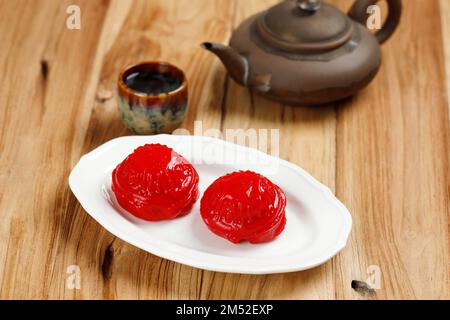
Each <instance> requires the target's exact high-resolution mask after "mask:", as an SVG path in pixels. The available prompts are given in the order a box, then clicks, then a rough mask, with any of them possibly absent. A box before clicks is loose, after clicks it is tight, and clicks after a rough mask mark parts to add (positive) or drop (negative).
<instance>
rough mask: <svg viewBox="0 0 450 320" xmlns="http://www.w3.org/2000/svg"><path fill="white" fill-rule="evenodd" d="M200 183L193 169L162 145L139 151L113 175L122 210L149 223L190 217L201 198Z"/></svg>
mask: <svg viewBox="0 0 450 320" xmlns="http://www.w3.org/2000/svg"><path fill="white" fill-rule="evenodd" d="M198 182H199V177H198V174H197V171H196V170H195V168H194V167H193V165H192V164H190V163H189V162H188V161H187V160H186V159H185V158H183V157H182V156H181V155H179V154H178V153H176V152H175V151H174V150H172V149H171V148H169V147H167V146H164V145H161V144H146V145H144V146H142V147H139V148H137V149H136V150H134V152H133V153H132V154H130V155H129V156H128V157H127V158H126V159H125V160H124V161H123V162H122V163H120V164H119V165H118V166H117V167H116V168H115V169H114V171H113V173H112V190H113V192H114V194H115V195H116V198H117V201H118V203H119V204H120V206H121V207H122V208H124V209H125V210H127V211H128V212H130V213H132V214H133V215H135V216H136V217H138V218H141V219H144V220H148V221H159V220H165V219H173V218H176V217H179V216H183V215H186V214H188V213H189V212H190V211H191V209H192V207H193V205H194V203H195V202H196V201H197V198H198V195H199V191H198Z"/></svg>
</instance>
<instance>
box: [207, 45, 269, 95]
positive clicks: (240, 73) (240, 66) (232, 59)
mask: <svg viewBox="0 0 450 320" xmlns="http://www.w3.org/2000/svg"><path fill="white" fill-rule="evenodd" d="M201 46H202V48H204V49H206V50H208V51H211V52H212V53H214V54H215V55H216V56H217V57H219V59H220V61H222V63H223V64H224V65H225V68H226V69H227V71H228V73H229V75H230V76H231V77H232V78H233V79H234V80H235V81H236V82H237V83H240V84H242V85H244V86H248V87H251V88H254V89H256V90H258V91H260V92H263V93H264V92H267V91H269V90H270V82H271V80H272V75H271V74H263V75H255V74H253V73H252V72H251V70H250V66H249V63H248V60H247V58H246V57H244V56H242V55H240V54H239V53H238V52H236V50H234V49H233V48H231V47H230V46H225V45H223V44H220V43H212V42H204V43H202V44H201Z"/></svg>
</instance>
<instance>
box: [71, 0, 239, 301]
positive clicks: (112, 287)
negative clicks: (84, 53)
mask: <svg viewBox="0 0 450 320" xmlns="http://www.w3.org/2000/svg"><path fill="white" fill-rule="evenodd" d="M231 8H232V7H231V5H229V2H228V1H226V0H223V1H216V2H215V3H213V4H211V5H210V6H207V7H205V6H203V5H202V2H201V1H198V0H197V1H163V0H161V1H152V2H151V3H150V2H148V1H135V2H133V3H132V5H131V6H130V7H129V8H128V10H127V11H125V12H124V11H121V12H122V13H121V14H122V15H124V16H125V17H126V18H125V19H124V23H123V25H122V26H121V27H120V28H118V29H119V30H118V35H117V37H116V38H115V39H113V40H111V41H110V49H109V50H108V51H106V54H105V55H104V57H103V58H102V67H101V72H100V77H99V79H98V86H97V95H98V96H107V97H112V96H113V95H112V94H111V93H113V92H114V91H115V88H116V80H117V75H118V74H119V72H120V70H121V69H122V68H124V67H125V66H127V65H129V64H132V63H136V62H139V61H142V60H161V61H168V62H171V63H173V64H175V65H178V66H179V67H180V68H182V69H183V70H185V71H186V74H187V77H188V80H189V83H190V113H189V116H188V118H187V119H186V121H185V125H184V126H183V127H184V128H186V129H189V130H191V131H192V129H193V128H192V123H193V120H194V119H196V117H197V113H200V114H201V118H202V119H203V118H204V119H205V122H207V121H208V120H207V117H206V116H204V114H203V112H204V110H203V111H202V109H201V107H202V106H213V105H214V104H215V103H216V101H220V98H218V96H220V95H221V94H222V93H221V90H222V88H221V86H219V87H217V81H214V78H223V77H224V75H225V72H224V71H223V70H219V71H218V72H216V70H215V69H214V68H210V65H209V64H208V63H204V61H205V58H206V57H208V56H209V54H208V53H207V52H205V51H203V50H202V49H201V48H200V43H201V42H202V41H204V40H205V38H211V39H213V40H216V41H224V40H226V39H227V38H228V37H229V35H230V31H231V24H230V21H231V19H230V18H231V15H232V11H231ZM118 10H123V8H119V9H118ZM116 13H117V12H116V11H115V12H114V13H112V12H111V13H110V12H109V13H108V17H107V19H106V22H105V26H104V29H105V30H107V29H109V27H110V26H113V25H114V24H115V19H112V18H111V19H109V15H110V14H111V15H112V16H114V17H115V16H116ZM218 16H221V17H222V19H217V17H218ZM108 21H109V22H110V23H111V25H107V24H106V23H108ZM105 36H107V33H106V32H105ZM179 48H183V50H180V49H179ZM209 61H210V62H211V63H215V64H216V66H218V64H217V62H214V60H213V59H211V57H210V60H209ZM212 115H213V114H211V119H213V118H214V117H213V116H212ZM216 118H217V119H220V114H218V115H217V117H216ZM127 134H131V133H130V132H129V131H128V130H126V129H125V128H124V126H123V125H122V123H121V122H120V120H119V118H118V112H117V109H116V101H115V100H114V99H112V98H111V99H106V100H104V99H97V101H96V102H95V104H94V107H93V111H92V114H91V118H90V123H89V127H88V130H87V135H86V138H85V141H84V147H83V152H87V151H89V150H91V149H93V148H94V147H96V146H98V145H100V144H101V143H103V142H105V141H107V140H109V139H111V138H114V137H117V136H121V135H127ZM73 201H74V202H75V201H76V200H75V199H73ZM67 215H70V216H72V217H73V219H74V221H73V226H72V227H71V230H73V232H72V234H71V238H70V239H69V240H70V242H73V243H78V246H80V247H81V249H80V250H82V251H83V252H88V254H87V256H86V257H78V260H77V263H78V264H79V265H80V267H81V268H82V270H86V269H88V272H89V273H88V275H87V277H88V279H95V280H96V282H97V283H96V284H95V285H93V286H92V287H88V289H86V291H84V289H82V291H83V292H86V294H87V296H88V297H94V298H97V297H103V298H121V299H124V298H150V299H167V298H169V299H171V298H196V297H199V295H200V291H201V287H200V286H201V283H202V274H203V271H202V270H198V269H194V268H190V267H187V266H183V265H179V264H177V263H174V262H171V261H168V260H165V259H161V258H159V257H156V256H153V255H151V254H149V253H146V252H144V251H142V250H139V249H137V248H135V247H133V246H131V245H128V244H127V243H125V242H123V241H121V240H120V239H117V238H115V237H113V236H112V235H110V234H109V233H107V232H106V231H104V230H103V229H102V228H101V227H100V226H99V225H98V224H97V223H95V222H94V221H93V220H92V219H91V218H89V217H88V216H87V215H86V214H85V213H84V211H83V210H82V209H81V208H80V207H79V206H78V205H75V206H74V207H71V208H70V210H69V211H68V212H67ZM83 227H84V231H83ZM86 229H87V230H86ZM85 233H88V235H86V234H85ZM86 236H88V237H92V238H90V239H89V240H90V241H96V242H97V244H98V245H97V246H95V247H93V246H92V244H89V243H87V244H85V241H86ZM131 261H134V262H135V263H130V262H131ZM93 262H94V263H95V266H96V268H94V269H93V268H89V264H92V263H93ZM91 270H92V271H91ZM84 273H85V272H83V274H84ZM99 285H100V287H101V292H98V286H99Z"/></svg>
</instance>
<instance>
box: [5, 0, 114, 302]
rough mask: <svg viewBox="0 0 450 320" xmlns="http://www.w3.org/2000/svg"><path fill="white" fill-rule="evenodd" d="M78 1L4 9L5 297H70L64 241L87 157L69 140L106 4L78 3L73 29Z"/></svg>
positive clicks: (22, 3) (21, 4)
mask: <svg viewBox="0 0 450 320" xmlns="http://www.w3.org/2000/svg"><path fill="white" fill-rule="evenodd" d="M71 3H72V2H70V1H44V0H42V1H32V2H31V1H14V2H13V3H12V2H8V4H6V3H5V2H3V3H2V4H1V11H0V17H1V18H0V30H2V31H1V32H0V34H2V35H1V37H2V39H1V40H2V50H0V51H1V53H0V69H1V70H2V83H1V86H0V87H1V94H0V105H1V106H2V107H1V108H0V113H1V115H0V118H1V130H0V132H1V135H0V146H1V157H0V168H1V169H0V172H1V175H0V212H1V215H2V223H1V224H0V234H1V241H0V297H1V298H16V299H20V298H48V297H62V291H63V288H64V286H65V281H64V280H65V275H66V274H65V268H66V267H67V266H68V265H69V264H72V263H74V262H75V261H74V260H72V258H73V255H72V254H71V252H74V253H75V252H76V248H75V247H71V246H70V244H67V243H66V241H65V240H66V237H67V235H68V234H67V232H70V227H68V226H69V225H70V222H71V219H70V217H68V216H67V215H66V214H65V212H66V209H67V208H68V207H69V206H71V205H72V206H73V205H74V202H73V201H71V199H72V195H71V192H70V191H69V190H68V187H67V176H68V174H69V172H70V168H71V166H72V164H73V159H78V158H79V151H77V149H76V148H75V149H74V150H73V149H72V144H71V142H72V141H73V139H74V137H75V133H74V131H75V130H74V129H76V128H77V125H78V124H79V123H80V122H79V121H78V120H79V118H78V116H79V112H80V111H81V112H82V111H83V109H82V108H83V107H85V106H83V105H82V102H83V101H84V98H85V96H84V94H85V91H86V90H88V87H89V80H90V73H89V72H86V71H89V70H90V69H91V68H92V67H93V57H94V56H95V50H96V47H97V45H96V44H97V41H98V36H99V33H100V30H101V26H102V22H103V18H104V16H105V12H106V8H107V3H106V2H104V1H100V2H92V1H78V2H77V3H78V4H79V5H80V7H81V8H82V15H83V21H82V28H81V30H68V29H67V28H66V17H67V14H66V8H67V7H68V6H69V4H71ZM49 17H52V18H51V19H49ZM78 149H79V148H78ZM71 295H73V294H71Z"/></svg>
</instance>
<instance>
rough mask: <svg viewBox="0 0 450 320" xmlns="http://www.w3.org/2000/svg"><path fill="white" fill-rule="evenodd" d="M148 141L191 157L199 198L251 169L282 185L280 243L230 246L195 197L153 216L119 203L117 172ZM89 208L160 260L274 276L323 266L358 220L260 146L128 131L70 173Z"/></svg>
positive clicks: (104, 223)
mask: <svg viewBox="0 0 450 320" xmlns="http://www.w3.org/2000/svg"><path fill="white" fill-rule="evenodd" d="M146 143H160V144H165V145H167V146H169V147H171V148H173V149H174V150H175V151H177V152H178V153H180V154H181V155H183V156H184V157H185V158H186V159H188V160H190V161H191V162H192V163H193V164H194V166H195V168H196V170H197V171H198V173H199V176H200V185H199V187H200V197H201V196H202V194H203V191H204V190H205V189H206V188H207V187H208V186H209V185H210V184H211V183H212V182H213V181H214V180H215V179H217V178H218V177H220V176H222V175H224V174H226V173H229V172H232V171H237V170H252V171H255V172H258V173H261V174H263V175H265V176H266V177H268V178H269V179H270V180H271V181H272V182H274V183H276V184H277V185H279V186H280V187H281V188H282V189H283V190H284V192H285V194H286V198H287V207H286V218H287V223H286V228H285V230H284V231H283V233H281V235H280V236H279V237H278V238H276V239H275V240H274V241H272V242H269V243H264V244H257V245H252V244H249V243H240V244H238V245H236V244H232V243H230V242H228V241H227V240H225V239H222V238H220V237H218V236H216V235H214V234H213V233H211V232H210V231H209V229H208V228H207V227H206V225H205V224H204V223H203V221H202V219H201V216H200V213H199V206H200V200H199V201H197V203H196V205H195V206H194V208H193V210H192V212H191V213H190V214H188V215H187V216H184V217H181V218H177V219H174V220H170V221H161V222H147V221H143V220H140V219H138V218H136V217H134V216H133V215H131V214H129V213H128V212H126V211H125V210H123V209H122V208H120V206H119V205H118V204H117V202H116V200H115V196H114V194H113V192H112V191H111V178H110V177H111V172H112V170H113V169H114V168H115V166H116V165H117V164H119V163H120V162H121V161H122V160H123V159H125V157H126V156H127V155H128V154H130V153H131V152H133V150H134V149H135V148H137V147H139V146H141V145H144V144H146ZM69 184H70V188H71V189H72V191H73V193H74V194H75V196H76V197H77V199H78V200H79V202H80V203H81V205H82V207H83V208H84V209H85V210H86V212H87V213H88V214H89V215H91V216H92V217H93V218H94V219H95V220H96V221H97V222H98V223H100V224H101V225H102V226H103V227H104V228H105V229H107V230H108V231H109V232H111V233H112V234H114V235H115V236H117V237H119V238H121V239H122V240H124V241H126V242H128V243H130V244H132V245H134V246H136V247H139V248H141V249H143V250H145V251H148V252H150V253H152V254H155V255H157V256H160V257H162V258H166V259H170V260H173V261H176V262H179V263H183V264H186V265H190V266H193V267H197V268H202V269H206V270H213V271H220V272H231V273H247V274H269V273H281V272H292V271H299V270H305V269H309V268H313V267H315V266H318V265H320V264H322V263H324V262H326V261H327V260H329V259H330V258H332V257H333V256H334V255H336V254H337V253H338V252H339V251H341V250H342V249H343V248H344V247H345V245H346V242H347V239H348V236H349V234H350V230H351V226H352V218H351V215H350V213H349V212H348V210H347V209H346V208H345V206H344V205H343V204H342V203H341V202H340V201H339V200H338V199H336V197H335V196H334V195H333V194H332V192H331V191H330V190H329V189H328V188H327V187H325V186H324V185H322V184H321V183H319V182H318V181H317V180H315V179H314V178H313V177H312V176H311V175H309V174H308V173H307V172H306V171H304V170H303V169H301V168H299V167H298V166H296V165H294V164H292V163H289V162H287V161H284V160H280V159H278V158H275V157H272V156H269V155H267V154H265V153H262V152H260V151H258V150H256V149H250V148H246V147H243V146H238V145H235V144H232V143H228V142H225V141H222V140H218V139H213V138H208V137H202V136H175V135H156V136H130V137H122V138H117V139H113V140H111V141H109V142H107V143H105V144H103V145H101V146H100V147H98V148H96V149H95V150H93V151H91V152H90V153H88V154H86V155H84V156H83V157H82V158H81V159H80V161H79V162H78V164H77V165H76V166H75V168H74V169H73V170H72V172H71V174H70V177H69Z"/></svg>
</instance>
